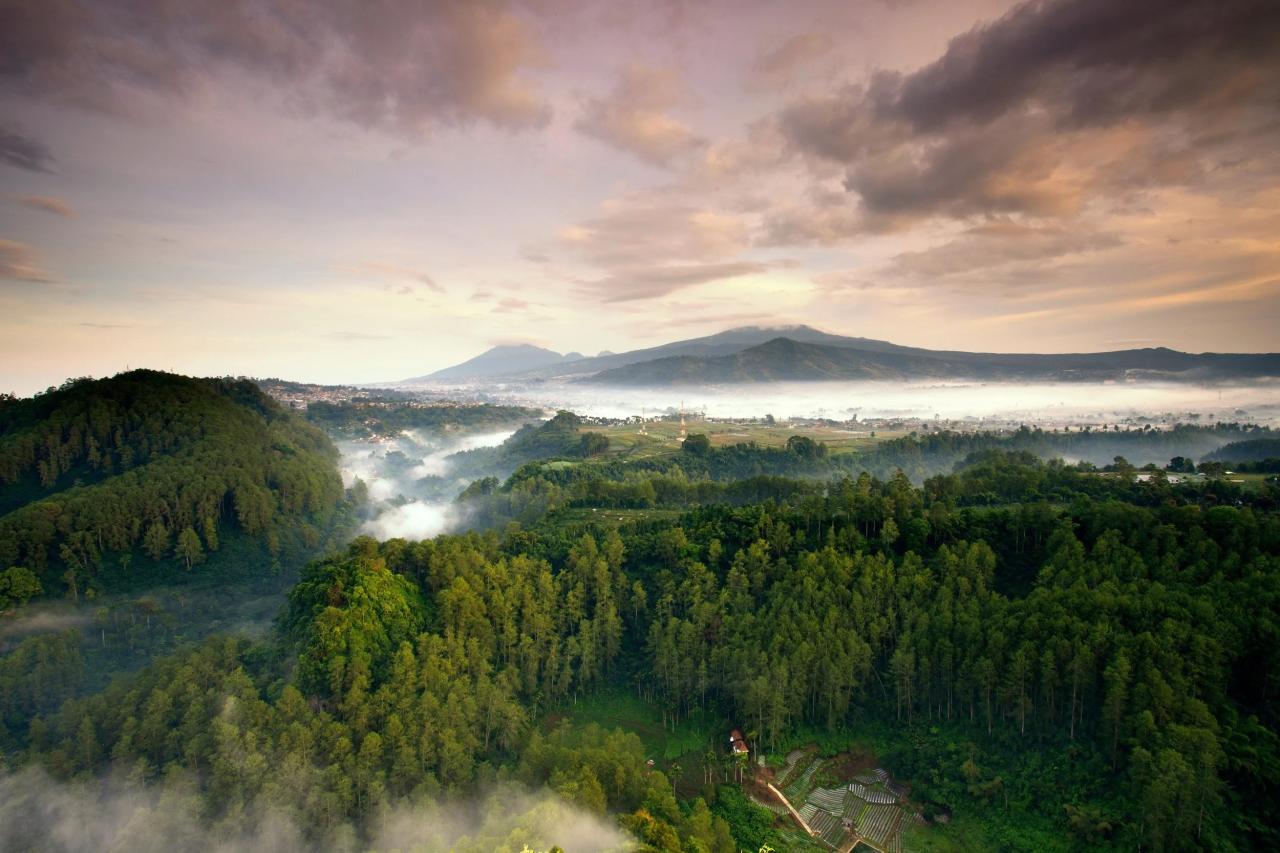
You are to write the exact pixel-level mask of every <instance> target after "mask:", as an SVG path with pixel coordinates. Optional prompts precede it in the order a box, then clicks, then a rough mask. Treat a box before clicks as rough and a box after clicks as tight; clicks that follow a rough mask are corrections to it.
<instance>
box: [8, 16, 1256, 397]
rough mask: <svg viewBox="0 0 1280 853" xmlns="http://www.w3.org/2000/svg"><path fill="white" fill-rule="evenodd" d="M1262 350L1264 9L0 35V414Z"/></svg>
mask: <svg viewBox="0 0 1280 853" xmlns="http://www.w3.org/2000/svg"><path fill="white" fill-rule="evenodd" d="M789 323H806V324H809V325H813V326H816V327H818V328H822V329H824V330H827V331H831V332H836V333H842V334H848V335H858V336H864V337H871V338H879V339H885V340H891V341H895V342H898V343H903V344H910V345H915V346H924V347H932V348H940V349H969V350H984V351H1035V352H1059V351H1085V350H1105V349H1121V348H1129V347H1145V346H1169V347H1174V348H1177V349H1183V350H1189V351H1195V352H1201V351H1222V352H1239V351H1275V350H1280V334H1278V333H1277V331H1276V330H1277V329H1280V4H1278V3H1275V2H1274V0H1126V2H1124V3H1116V2H1114V0H1043V2H1030V3H1011V2H1007V0H945V2H944V1H943V0H939V1H938V2H930V0H815V2H805V1H804V0H792V2H788V3H766V2H752V0H725V1H724V2H720V1H719V0H687V2H683V1H682V0H654V2H649V3H635V4H631V3H617V2H613V0H601V2H569V0H524V2H515V0H513V2H503V0H468V2H454V0H441V1H440V2H427V0H419V2H411V0H376V2H373V1H371V0H332V1H331V2H326V3H307V2H303V0H275V2H267V0H220V2H217V3H208V2H203V1H202V0H113V2H110V3H102V2H90V0H84V2H80V0H0V392H2V391H14V392H17V393H21V394H26V393H32V392H34V391H36V390H40V389H43V388H44V387H46V386H48V385H51V384H56V383H58V382H61V381H62V380H63V379H65V378H67V377H73V376H86V375H92V376H102V375H110V374H112V373H115V372H118V371H121V370H124V369H126V368H129V367H144V366H145V367H153V368H158V369H172V370H177V371H180V372H185V373H192V374H197V375H227V374H231V375H250V376H279V377H283V378H291V379H298V380H305V381H321V382H377V381H388V380H396V379H401V378H405V377H409V376H417V375H421V374H423V373H426V372H429V371H431V370H434V369H437V368H440V367H443V366H446V365H448V364H451V363H454V362H457V361H461V360H463V359H466V358H469V357H471V356H473V355H475V354H477V353H478V352H480V351H482V350H484V349H485V348H487V347H489V346H492V345H494V344H498V343H511V342H517V341H522V342H525V341H527V342H530V343H535V344H538V345H541V346H547V347H550V348H552V349H555V350H557V351H561V352H564V351H569V350H574V351H579V352H583V353H586V354H594V353H596V352H598V351H601V350H606V349H607V350H612V351H622V350H626V349H632V348H636V347H643V346H653V345H656V344H659V343H664V342H667V341H670V340H676V339H681V338H687V337H694V336H698V335H702V334H710V333H714V332H716V331H720V330H723V329H725V328H730V327H734V326H742V325H775V324H789Z"/></svg>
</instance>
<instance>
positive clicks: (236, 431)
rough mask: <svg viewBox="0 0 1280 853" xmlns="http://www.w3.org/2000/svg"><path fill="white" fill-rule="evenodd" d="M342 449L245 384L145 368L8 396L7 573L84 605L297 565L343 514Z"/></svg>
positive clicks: (2, 483) (2, 510)
mask: <svg viewBox="0 0 1280 853" xmlns="http://www.w3.org/2000/svg"><path fill="white" fill-rule="evenodd" d="M337 455H338V453H337V450H336V449H335V448H334V446H333V444H332V442H330V441H329V439H328V438H327V437H326V436H325V435H324V433H323V432H321V431H320V430H319V429H318V428H316V427H314V426H312V425H311V424H309V423H307V422H306V421H304V420H303V419H302V418H301V417H299V416H297V415H295V414H293V413H291V412H289V411H287V410H285V409H284V408H282V407H281V406H280V405H279V404H278V403H276V402H275V401H274V400H272V399H271V398H270V397H268V396H267V395H266V394H265V393H263V392H262V390H261V389H259V388H258V386H256V385H255V384H253V383H252V382H250V381H248V380H231V379H193V378H190V377H186V376H175V375H173V374H168V373H159V372H156V371H148V370H135V371H132V372H129V373H122V374H120V375H118V376H114V377H112V378H110V379H99V380H91V379H78V380H74V381H70V382H67V383H65V384H64V385H63V386H62V387H60V388H58V389H56V390H52V391H50V392H48V393H45V394H38V395H36V396H34V397H30V398H26V399H0V566H5V567H8V566H23V567H26V568H28V569H30V570H31V571H32V572H34V573H35V575H36V576H37V577H38V578H39V581H40V583H41V585H42V586H43V588H44V592H46V593H48V594H59V593H61V592H63V591H65V592H66V594H67V595H68V597H71V598H78V597H79V596H80V595H83V594H88V595H90V596H92V595H94V594H97V593H102V592H104V591H108V590H125V589H136V588H139V587H141V586H144V585H147V584H151V583H156V582H165V581H169V580H173V579H176V578H182V577H186V576H187V575H188V574H189V573H206V574H216V575H217V576H220V577H227V576H229V575H233V574H250V573H253V572H258V573H260V574H267V573H268V572H270V571H272V564H273V563H274V562H276V561H277V560H279V561H280V564H281V566H282V567H283V566H288V565H290V564H298V563H300V562H302V561H304V560H306V559H308V558H309V557H311V556H313V555H314V554H315V553H316V552H317V551H318V550H320V549H321V548H322V547H324V545H325V543H324V540H325V538H326V536H327V535H328V534H329V533H330V532H332V531H333V530H334V529H335V525H338V524H339V523H340V521H341V518H340V516H341V513H339V512H338V510H339V507H340V506H341V505H342V500H343V488H342V479H341V477H340V476H339V474H338V470H337V465H336V461H337Z"/></svg>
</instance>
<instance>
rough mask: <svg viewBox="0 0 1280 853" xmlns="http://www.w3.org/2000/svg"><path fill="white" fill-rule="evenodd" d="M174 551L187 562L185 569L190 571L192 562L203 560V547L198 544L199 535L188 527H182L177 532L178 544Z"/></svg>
mask: <svg viewBox="0 0 1280 853" xmlns="http://www.w3.org/2000/svg"><path fill="white" fill-rule="evenodd" d="M174 551H175V553H177V555H178V556H179V557H181V558H182V560H183V562H185V563H186V564H187V571H191V566H192V565H193V564H195V563H199V562H201V561H203V560H204V548H203V547H202V546H201V545H200V535H199V534H198V533H196V532H195V530H193V529H192V528H190V527H186V528H183V530H182V532H181V533H179V534H178V545H177V547H176V548H175V549H174Z"/></svg>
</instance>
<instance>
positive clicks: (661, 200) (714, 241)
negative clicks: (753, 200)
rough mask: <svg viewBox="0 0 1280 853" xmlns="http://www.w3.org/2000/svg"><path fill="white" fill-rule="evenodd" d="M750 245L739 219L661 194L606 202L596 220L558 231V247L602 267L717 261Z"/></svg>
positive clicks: (743, 225)
mask: <svg viewBox="0 0 1280 853" xmlns="http://www.w3.org/2000/svg"><path fill="white" fill-rule="evenodd" d="M749 242H750V241H749V235H748V228H747V225H746V223H744V222H743V221H742V219H741V218H740V217H738V216H735V215H734V214H732V213H727V212H724V211H719V210H713V209H708V208H706V207H702V206H699V205H698V204H696V203H694V202H691V201H688V200H686V199H684V198H681V197H679V196H667V195H665V194H663V193H661V192H656V193H637V194H634V195H630V196H624V197H622V198H617V199H611V200H609V201H607V202H605V203H604V204H603V205H601V210H600V213H599V215H598V216H595V217H593V218H591V219H587V220H584V221H582V222H579V223H578V224H576V225H571V226H569V227H568V228H566V229H564V230H563V231H561V233H560V243H561V245H562V246H564V247H566V248H569V249H571V250H572V251H574V252H575V253H577V254H578V255H580V256H582V257H583V258H585V259H586V260H588V261H590V262H591V263H593V264H595V265H597V266H602V267H636V266H644V265H648V264H653V263H661V262H668V261H701V262H705V261H718V260H723V259H726V258H728V257H730V256H732V255H734V254H736V253H738V252H740V251H742V250H743V249H745V248H747V246H748V245H749Z"/></svg>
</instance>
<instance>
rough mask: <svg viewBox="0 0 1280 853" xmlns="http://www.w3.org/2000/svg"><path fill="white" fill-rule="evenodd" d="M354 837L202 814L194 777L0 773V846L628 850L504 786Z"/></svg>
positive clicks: (330, 851)
mask: <svg viewBox="0 0 1280 853" xmlns="http://www.w3.org/2000/svg"><path fill="white" fill-rule="evenodd" d="M374 823H375V825H374V826H372V827H365V828H364V830H363V832H362V831H360V830H359V829H358V828H357V827H355V826H352V825H349V824H347V825H340V826H338V827H337V828H336V829H334V830H332V831H330V832H329V833H328V835H327V837H326V838H325V839H323V840H317V839H315V838H314V837H308V835H307V833H306V831H305V830H306V828H305V827H301V826H299V825H298V824H297V823H296V821H295V820H294V819H293V818H292V817H291V816H290V814H289V813H288V812H287V811H286V810H283V809H278V808H272V807H270V806H264V805H263V804H261V803H257V802H250V803H249V804H248V805H247V806H246V807H245V808H243V809H235V810H232V811H231V813H229V814H227V815H225V816H223V817H221V818H219V819H214V820H208V819H206V818H205V817H204V816H203V809H202V805H201V798H200V795H199V792H198V790H197V787H196V784H195V781H194V779H193V778H192V777H191V776H189V775H187V774H184V773H180V772H175V773H171V774H169V775H168V776H167V777H166V779H165V781H164V783H163V784H156V785H144V784H140V783H138V782H135V781H131V780H129V779H128V778H126V777H125V776H124V775H122V774H117V775H114V776H110V777H108V778H106V779H102V780H97V779H95V780H82V781H74V782H60V781H57V780H55V779H53V778H52V777H51V776H49V775H48V773H46V772H45V771H44V770H43V769H42V768H39V767H27V768H24V769H22V770H20V771H17V772H14V773H0V849H3V850H29V851H40V853H46V851H47V853H81V851H85V853H88V851H95V853H96V851H112V850H115V851H130V853H150V851H155V853H161V851H174V853H187V851H190V853H241V851H244V853H249V851H261V850H271V851H274V852H275V853H294V852H295V851H297V853H303V851H315V850H320V851H325V853H354V851H391V850H398V851H401V853H437V851H457V853H482V851H483V853H489V851H494V852H495V853H519V851H520V850H521V849H522V847H524V846H525V845H528V847H529V848H530V849H532V850H547V849H549V848H550V847H551V846H553V845H559V846H560V847H562V848H564V850H565V851H566V853H620V851H626V850H632V849H634V848H635V847H636V845H635V843H634V842H633V841H631V840H630V839H629V838H628V837H627V836H626V835H625V834H624V833H622V832H621V831H620V830H619V829H618V828H617V827H616V826H614V825H613V824H612V823H611V822H609V821H607V820H605V819H604V818H601V817H598V816H596V815H594V814H590V813H587V812H584V811H583V810H581V809H578V808H576V807H574V806H572V805H571V804H569V803H567V802H565V801H564V800H563V799H560V798H559V797H557V796H555V795H554V794H552V793H550V792H547V791H542V792H534V791H529V790H526V789H523V788H520V787H517V786H504V787H499V788H495V789H493V790H491V791H489V792H488V793H487V794H486V795H484V796H477V797H474V798H471V799H467V800H464V801H458V802H451V803H444V804H438V803H432V804H428V805H423V806H420V807H408V806H405V807H398V808H393V809H391V810H390V811H388V812H386V813H385V814H383V815H382V816H381V817H380V819H377V820H376V821H375V822H374Z"/></svg>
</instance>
